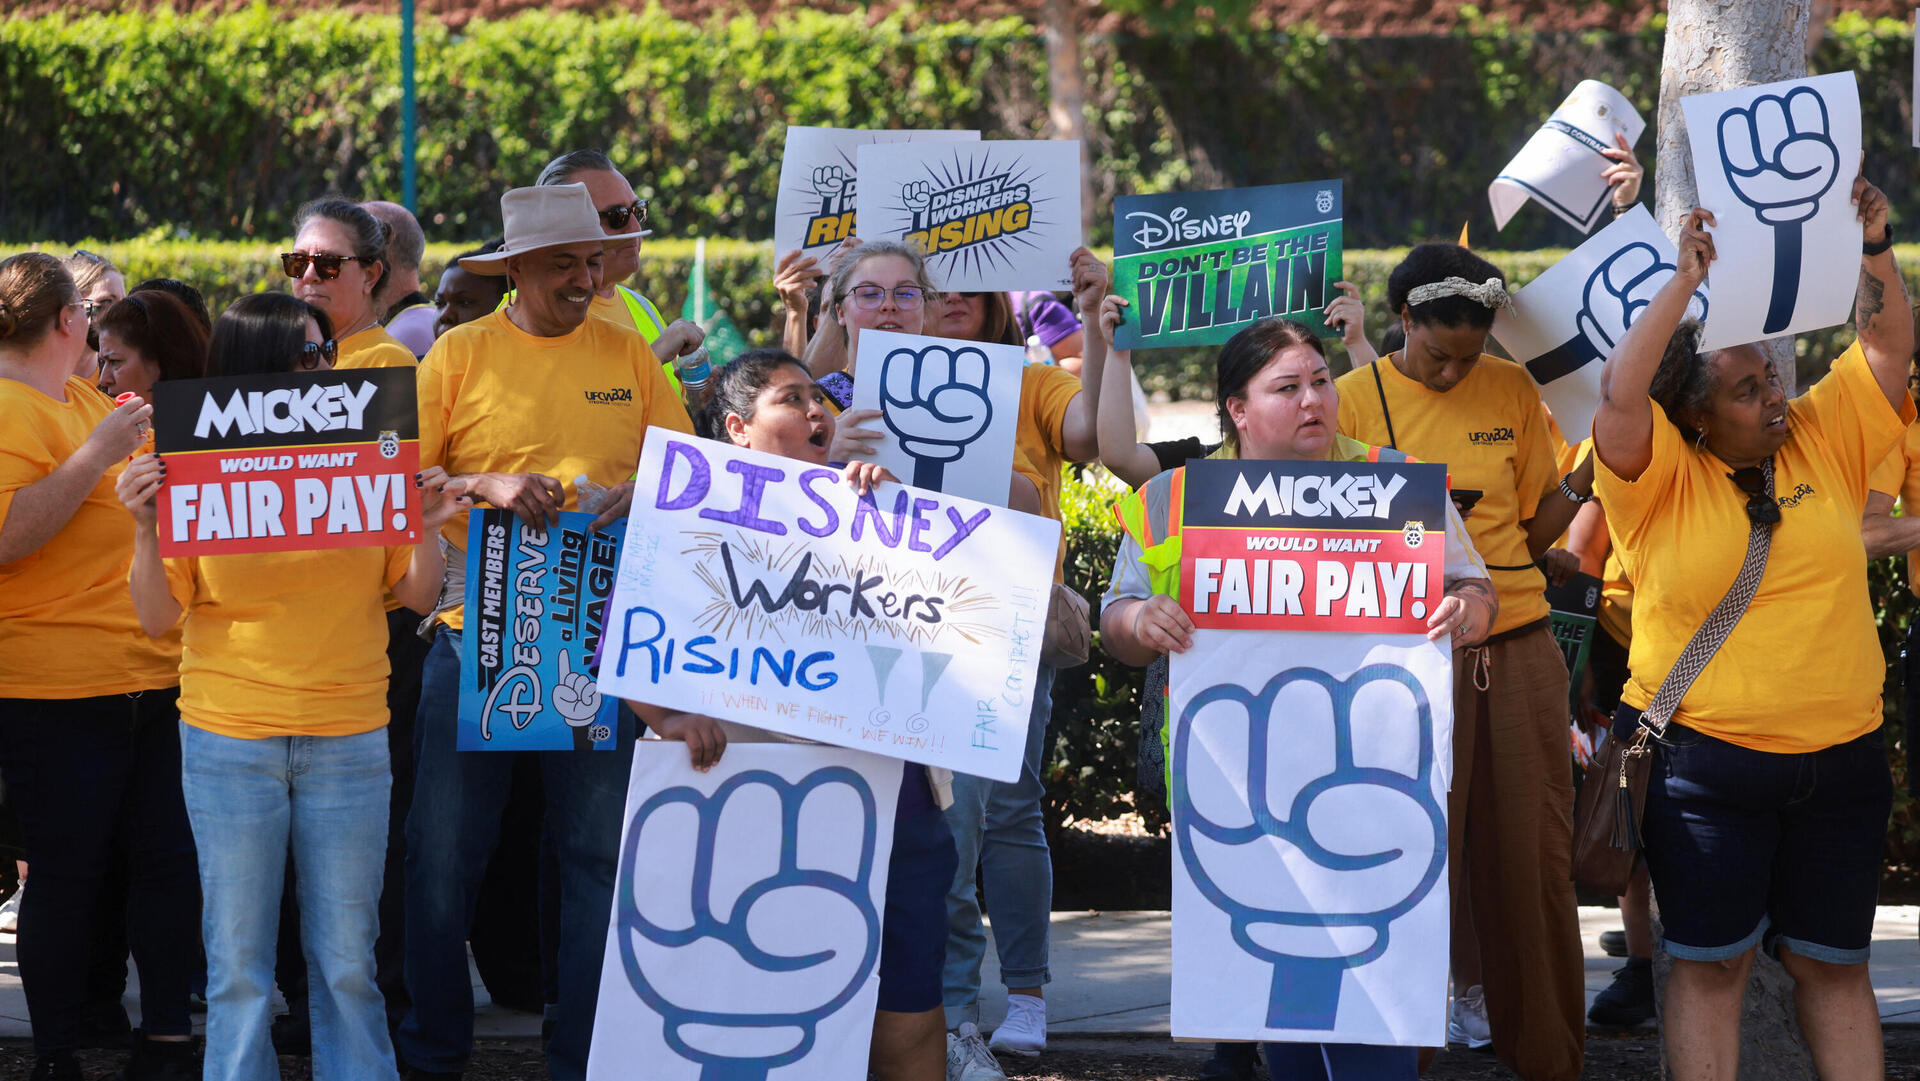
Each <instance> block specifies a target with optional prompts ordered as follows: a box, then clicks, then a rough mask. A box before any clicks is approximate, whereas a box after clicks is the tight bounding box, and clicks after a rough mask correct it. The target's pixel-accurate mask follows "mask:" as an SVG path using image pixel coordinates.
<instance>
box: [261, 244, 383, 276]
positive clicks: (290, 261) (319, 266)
mask: <svg viewBox="0 0 1920 1081" xmlns="http://www.w3.org/2000/svg"><path fill="white" fill-rule="evenodd" d="M349 262H354V263H359V264H360V265H361V266H372V265H373V260H372V259H369V258H367V257H366V256H364V255H326V254H323V253H320V252H315V253H313V254H312V255H308V254H307V253H306V252H303V251H283V252H281V253H280V269H281V270H284V271H286V272H287V277H289V278H300V277H304V276H305V275H306V273H307V265H308V264H312V265H313V273H314V276H315V277H317V278H319V279H320V280H321V281H323V282H330V281H332V280H333V279H335V278H337V277H339V276H340V268H341V267H343V266H346V265H347V264H348V263H349Z"/></svg>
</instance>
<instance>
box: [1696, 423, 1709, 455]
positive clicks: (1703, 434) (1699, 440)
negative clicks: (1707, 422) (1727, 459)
mask: <svg viewBox="0 0 1920 1081" xmlns="http://www.w3.org/2000/svg"><path fill="white" fill-rule="evenodd" d="M1706 442H1707V430H1706V429H1705V428H1702V429H1700V434H1699V435H1696V436H1694V437H1693V449H1694V451H1695V452H1698V451H1700V450H1702V449H1704V446H1705V444H1706Z"/></svg>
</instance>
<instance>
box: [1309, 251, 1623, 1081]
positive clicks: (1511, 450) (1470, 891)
mask: <svg viewBox="0 0 1920 1081" xmlns="http://www.w3.org/2000/svg"><path fill="white" fill-rule="evenodd" d="M1387 303H1388V306H1389V307H1390V308H1391V309H1392V310H1393V312H1394V313H1395V314H1396V315H1397V316H1399V323H1400V327H1401V329H1402V330H1403V331H1404V332H1405V334H1406V345H1405V347H1404V348H1401V349H1396V350H1394V351H1392V352H1390V353H1388V354H1387V355H1386V356H1384V357H1382V358H1380V359H1379V360H1376V361H1374V362H1373V363H1372V364H1368V365H1366V366H1364V367H1360V368H1356V369H1354V370H1353V371H1351V372H1348V373H1347V374H1346V375H1343V376H1341V377H1340V431H1341V433H1342V434H1344V435H1349V436H1352V437H1353V438H1355V439H1359V440H1362V441H1363V442H1367V443H1373V444H1377V445H1382V446H1390V447H1393V448H1395V449H1398V450H1402V451H1405V452H1406V453H1408V454H1411V455H1413V456H1415V457H1417V458H1419V459H1420V460H1422V461H1427V462H1444V463H1445V464H1446V466H1447V471H1448V476H1449V480H1450V483H1451V484H1452V485H1453V490H1452V493H1451V494H1452V496H1453V501H1454V504H1455V506H1456V507H1457V508H1458V509H1459V511H1460V515H1461V517H1462V518H1464V519H1465V520H1466V523H1467V530H1468V532H1470V533H1471V534H1472V535H1473V544H1474V548H1475V549H1477V550H1478V551H1479V553H1480V555H1481V557H1482V558H1484V559H1485V560H1486V564H1487V570H1488V571H1489V572H1491V575H1492V580H1493V584H1494V588H1495V589H1497V590H1499V593H1500V618H1499V621H1498V622H1497V623H1495V625H1494V626H1493V628H1492V630H1491V632H1490V633H1489V634H1488V635H1487V638H1486V641H1485V642H1483V643H1481V644H1480V645H1478V646H1475V647H1474V648H1472V649H1467V650H1462V651H1459V652H1457V653H1456V654H1455V655H1454V684H1453V692H1454V702H1453V760H1454V767H1453V791H1452V793H1451V795H1450V797H1449V800H1448V804H1449V806H1448V815H1447V828H1448V833H1449V838H1448V850H1449V851H1448V859H1449V873H1450V876H1451V879H1452V882H1453V891H1452V897H1453V919H1454V936H1453V939H1454V944H1455V952H1454V958H1453V970H1454V979H1455V983H1456V986H1457V987H1458V988H1459V989H1460V991H1461V994H1459V995H1458V996H1457V997H1456V1007H1458V1006H1460V1005H1463V1004H1464V1005H1466V1006H1467V1008H1468V1009H1471V1005H1472V1004H1473V1003H1474V1001H1475V999H1476V991H1477V989H1479V988H1481V987H1484V996H1485V1005H1486V1013H1487V1018H1488V1020H1489V1021H1490V1022H1491V1025H1492V1030H1493V1031H1492V1040H1493V1049H1494V1051H1495V1052H1496V1053H1497V1054H1498V1055H1499V1056H1500V1060H1501V1061H1502V1062H1504V1063H1506V1064H1507V1065H1508V1066H1509V1067H1511V1068H1512V1069H1513V1071H1514V1072H1515V1073H1518V1074H1519V1075H1520V1076H1521V1077H1523V1078H1526V1079H1527V1081H1574V1078H1576V1077H1578V1076H1579V1074H1580V1065H1581V1061H1582V1058H1583V1055H1584V1052H1585V1046H1586V1018H1585V1009H1586V993H1585V989H1584V985H1583V973H1584V971H1585V962H1584V960H1583V954H1582V953H1581V950H1580V924H1579V919H1578V916H1577V913H1576V910H1575V907H1574V897H1573V881H1572V877H1571V867H1570V861H1571V858H1572V852H1573V840H1572V838H1573V767H1572V765H1571V761H1570V756H1569V754H1568V753H1567V700H1568V686H1567V680H1568V677H1567V665H1566V660H1565V659H1564V657H1563V655H1562V654H1561V651H1560V647H1559V645H1558V644H1557V643H1556V642H1555V641H1554V638H1553V632H1552V630H1551V629H1550V628H1549V626H1548V622H1547V600H1546V578H1545V577H1544V575H1543V574H1542V572H1541V570H1540V568H1539V567H1538V566H1537V565H1536V563H1535V561H1536V560H1538V559H1540V558H1541V557H1542V556H1543V555H1544V554H1545V553H1546V551H1547V549H1548V548H1550V547H1552V546H1553V543H1554V541H1555V540H1556V539H1558V538H1559V536H1560V534H1562V533H1563V532H1565V531H1566V528H1567V525H1568V523H1570V522H1571V521H1572V520H1573V516H1574V513H1575V512H1576V511H1578V510H1579V509H1580V505H1581V504H1582V503H1585V502H1586V501H1587V500H1588V499H1590V498H1592V491H1593V462H1592V459H1591V456H1589V457H1588V459H1587V460H1586V461H1583V462H1582V463H1581V464H1580V465H1579V467H1578V468H1577V469H1576V470H1575V471H1574V472H1572V473H1570V474H1567V475H1565V476H1562V475H1561V474H1560V473H1559V471H1558V470H1557V469H1556V468H1555V465H1554V451H1555V447H1554V440H1553V439H1552V438H1551V436H1550V434H1549V431H1548V428H1547V419H1546V413H1545V411H1544V410H1543V409H1542V408H1541V405H1540V394H1539V392H1538V391H1537V390H1535V389H1534V386H1533V381H1532V380H1531V379H1530V378H1528V376H1527V373H1526V371H1525V369H1523V368H1521V367H1520V366H1519V365H1518V364H1515V363H1513V362H1512V361H1510V360H1502V359H1500V358H1498V357H1491V356H1487V355H1485V349H1486V344H1487V332H1488V331H1489V330H1490V329H1491V328H1492V326H1493V318H1494V313H1495V312H1496V311H1498V310H1499V309H1500V308H1502V307H1505V306H1506V305H1507V303H1508V301H1507V290H1506V280H1505V278H1504V276H1503V275H1502V274H1501V273H1500V271H1499V269H1498V268H1497V267H1495V266H1494V265H1493V264H1491V263H1489V262H1487V261H1486V260H1485V259H1482V258H1480V257H1479V256H1477V255H1475V254H1473V253H1472V252H1470V251H1468V250H1467V249H1465V248H1462V247H1460V246H1458V245H1455V244H1422V245H1420V246H1418V247H1416V248H1414V249H1413V250H1412V251H1410V252H1408V253H1407V257H1406V259H1405V260H1404V261H1402V262H1401V264H1400V265H1399V266H1398V267H1395V268H1394V271H1393V274H1392V276H1391V277H1390V278H1388V280H1387ZM1469 920H1471V921H1472V925H1473V926H1478V927H1484V928H1488V929H1490V930H1492V929H1497V933H1489V934H1487V935H1485V936H1481V937H1479V938H1476V936H1474V935H1472V934H1471V933H1469V931H1468V927H1469V925H1468V923H1467V921H1469ZM1475 942H1479V943H1480V948H1479V949H1478V950H1474V949H1473V948H1472V944H1473V943H1475ZM1462 1000H1464V1001H1462Z"/></svg>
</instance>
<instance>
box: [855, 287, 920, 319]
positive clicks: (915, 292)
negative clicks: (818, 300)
mask: <svg viewBox="0 0 1920 1081" xmlns="http://www.w3.org/2000/svg"><path fill="white" fill-rule="evenodd" d="M850 295H851V296H852V297H853V302H854V303H855V304H857V305H859V306H860V307H862V308H865V309H866V310H867V311H873V310H875V309H876V308H878V307H880V305H882V304H885V303H886V302H887V291H886V290H885V289H882V288H880V287H879V286H877V285H863V286H861V287H859V288H858V289H855V290H854V291H853V292H852V293H851V294H850ZM926 295H927V294H926V290H924V289H921V288H920V287H919V286H917V285H903V286H901V287H900V288H898V289H895V290H894V291H893V306H894V307H896V308H899V309H900V310H901V311H909V312H910V311H912V310H913V309H915V308H918V307H919V306H920V302H921V301H922V300H924V299H925V298H926Z"/></svg>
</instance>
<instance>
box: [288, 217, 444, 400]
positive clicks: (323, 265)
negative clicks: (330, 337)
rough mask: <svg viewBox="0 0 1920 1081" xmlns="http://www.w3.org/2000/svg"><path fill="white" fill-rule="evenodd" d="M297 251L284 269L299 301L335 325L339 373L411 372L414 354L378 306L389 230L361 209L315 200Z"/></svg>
mask: <svg viewBox="0 0 1920 1081" xmlns="http://www.w3.org/2000/svg"><path fill="white" fill-rule="evenodd" d="M294 228H295V230H296V235H295V237H294V240H293V250H292V251H290V252H284V253H282V254H281V256H280V269H281V270H282V271H284V272H285V273H286V275H287V277H289V278H292V279H293V295H294V296H297V297H299V298H300V299H301V300H304V301H306V302H307V303H309V304H311V305H313V306H314V307H316V308H319V309H320V310H321V311H323V312H326V313H327V318H329V319H331V320H333V332H334V341H335V342H336V343H337V344H338V346H339V352H340V356H339V359H338V360H336V361H335V362H334V365H333V366H334V367H336V368H342V369H345V368H411V367H413V366H414V365H415V363H417V362H416V361H415V360H414V358H413V351H412V350H410V349H408V348H407V347H406V346H404V345H401V344H400V341H399V339H397V338H395V337H394V336H393V335H391V334H388V333H387V330H386V328H385V327H383V326H381V325H380V316H381V315H382V314H383V309H381V308H380V307H379V306H378V305H376V304H375V303H374V300H373V298H374V295H375V294H376V293H378V292H379V291H380V282H381V281H382V280H383V279H385V278H386V276H387V273H388V270H389V267H388V264H387V227H386V226H385V225H384V224H382V223H381V222H380V220H379V219H377V218H375V217H374V216H373V215H372V214H369V213H367V212H366V210H365V209H363V208H362V207H361V206H360V204H358V203H352V202H348V201H347V200H345V199H315V200H314V201H313V202H310V203H308V204H306V205H305V206H303V207H301V208H300V212H299V214H298V215H296V216H295V218H294Z"/></svg>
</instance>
